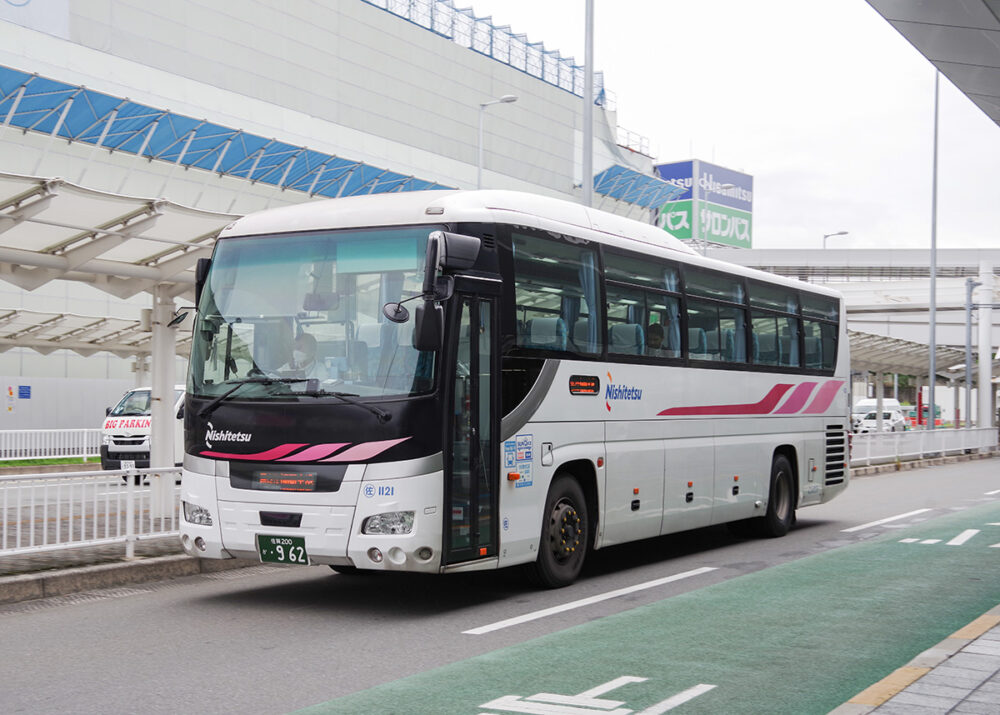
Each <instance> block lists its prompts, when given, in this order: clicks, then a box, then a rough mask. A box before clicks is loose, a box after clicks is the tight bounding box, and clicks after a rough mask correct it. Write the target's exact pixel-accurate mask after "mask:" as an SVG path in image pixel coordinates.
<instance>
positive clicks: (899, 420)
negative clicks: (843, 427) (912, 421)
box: [854, 410, 906, 434]
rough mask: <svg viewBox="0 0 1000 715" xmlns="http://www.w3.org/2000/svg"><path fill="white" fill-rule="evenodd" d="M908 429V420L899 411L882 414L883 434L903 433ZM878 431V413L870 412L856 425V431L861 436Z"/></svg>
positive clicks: (888, 411)
mask: <svg viewBox="0 0 1000 715" xmlns="http://www.w3.org/2000/svg"><path fill="white" fill-rule="evenodd" d="M905 429H906V418H905V417H903V413H902V412H901V411H899V410H887V411H884V412H882V431H883V432H902V431H903V430H905ZM876 430H878V412H869V413H867V414H866V415H864V416H863V417H862V418H861V419H860V420H859V421H858V422H857V423H856V425H855V427H854V431H855V432H857V433H859V434H864V433H865V432H875V431H876Z"/></svg>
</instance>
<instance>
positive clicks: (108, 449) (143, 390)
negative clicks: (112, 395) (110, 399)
mask: <svg viewBox="0 0 1000 715" xmlns="http://www.w3.org/2000/svg"><path fill="white" fill-rule="evenodd" d="M150 402H151V390H150V388H148V387H137V388H136V389H134V390H129V391H128V392H126V393H125V395H124V396H123V397H122V399H121V400H119V402H118V404H117V405H115V406H114V407H109V408H108V409H107V412H106V415H107V416H106V417H105V418H104V427H103V434H102V435H101V469H121V468H122V462H123V461H131V462H135V467H136V469H146V468H148V467H149V434H150V425H151V424H152V418H151V417H150ZM183 405H184V385H174V415H175V420H174V465H175V466H179V465H180V464H181V462H182V461H183V460H184V420H183V413H182V412H181V407H182V406H183Z"/></svg>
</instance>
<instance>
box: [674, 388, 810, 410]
mask: <svg viewBox="0 0 1000 715" xmlns="http://www.w3.org/2000/svg"><path fill="white" fill-rule="evenodd" d="M791 388H792V386H791V385H785V384H781V385H775V386H774V387H772V388H771V391H770V392H768V393H767V394H766V395H765V396H764V399H763V400H761V401H760V402H755V403H753V404H746V405H700V406H696V407H671V408H670V409H667V410H663V412H660V413H659V414H660V415H766V414H768V413H769V412H770V411H771V410H773V409H774V408H775V406H776V405H777V404H778V401H779V400H781V398H782V396H783V395H784V394H785V393H786V392H788V390H790V389H791Z"/></svg>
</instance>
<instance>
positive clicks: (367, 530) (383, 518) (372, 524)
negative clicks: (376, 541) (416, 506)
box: [361, 511, 413, 534]
mask: <svg viewBox="0 0 1000 715" xmlns="http://www.w3.org/2000/svg"><path fill="white" fill-rule="evenodd" d="M411 531H413V512H412V511H387V512H385V513H384V514H375V515H374V516H369V517H368V518H367V519H365V520H364V521H363V522H361V533H362V534H409V533H410V532H411Z"/></svg>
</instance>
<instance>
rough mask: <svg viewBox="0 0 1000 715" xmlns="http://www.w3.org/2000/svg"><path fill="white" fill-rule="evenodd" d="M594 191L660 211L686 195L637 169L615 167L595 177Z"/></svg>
mask: <svg viewBox="0 0 1000 715" xmlns="http://www.w3.org/2000/svg"><path fill="white" fill-rule="evenodd" d="M594 191H596V192H597V193H599V194H603V195H605V196H609V197H611V198H613V199H618V200H619V201H626V202H628V203H630V204H637V205H639V206H644V207H645V208H648V209H654V208H655V209H658V208H660V207H661V206H663V204H665V203H666V202H667V201H670V200H672V199H674V198H676V197H677V196H679V195H680V194H682V193H684V189H683V188H679V187H677V186H674V185H673V184H668V183H667V182H666V181H664V180H663V179H661V178H659V177H656V176H650V175H649V174H643V173H640V172H638V171H636V170H635V169H629V168H628V167H625V166H619V165H617V164H616V165H614V166H611V167H608V168H607V169H605V170H604V171H602V172H601V173H600V174H598V175H597V176H595V177H594Z"/></svg>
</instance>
